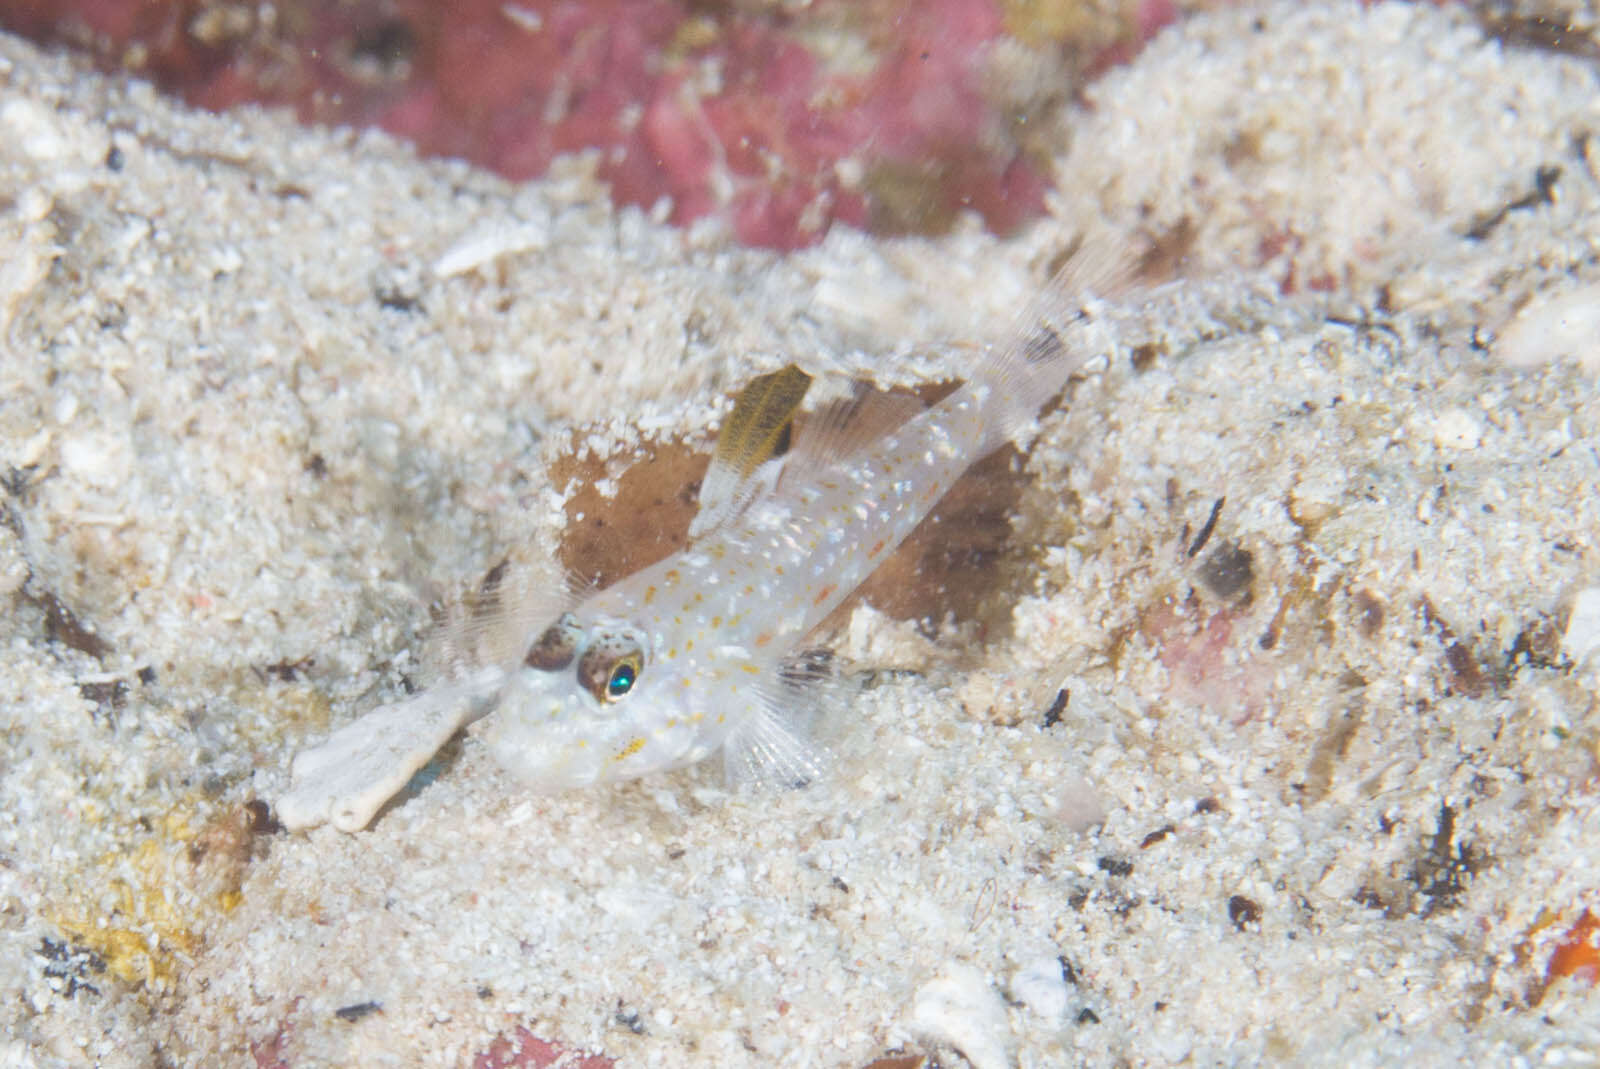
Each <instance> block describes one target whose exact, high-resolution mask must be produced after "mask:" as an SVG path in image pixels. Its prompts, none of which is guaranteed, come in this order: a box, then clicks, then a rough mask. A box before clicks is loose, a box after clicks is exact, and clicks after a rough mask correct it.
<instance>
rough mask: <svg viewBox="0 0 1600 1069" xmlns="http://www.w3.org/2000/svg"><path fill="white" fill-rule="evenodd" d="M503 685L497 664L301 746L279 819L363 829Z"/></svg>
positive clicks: (294, 824)
mask: <svg viewBox="0 0 1600 1069" xmlns="http://www.w3.org/2000/svg"><path fill="white" fill-rule="evenodd" d="M504 682H505V673H504V672H502V671H501V670H500V669H498V668H491V669H485V670H483V671H481V672H479V673H478V674H477V675H476V676H474V677H472V678H470V679H466V680H463V681H461V682H459V683H457V684H456V685H454V686H441V687H438V688H435V689H433V690H429V691H425V692H423V693H422V694H419V695H417V696H416V697H414V698H408V699H406V700H405V701H400V702H394V703H392V704H390V705H381V706H379V707H378V708H376V709H374V710H373V711H372V712H370V713H368V714H366V715H365V716H363V717H361V718H360V719H359V720H355V721H353V722H351V723H349V724H346V725H345V726H344V727H342V728H340V729H339V730H338V731H335V732H334V733H333V734H332V735H330V736H328V738H327V740H326V741H324V742H323V743H322V745H320V746H314V747H312V748H311V749H309V750H303V751H301V752H300V753H299V754H297V755H295V759H294V763H293V764H292V765H291V766H290V773H291V777H292V786H291V788H290V790H289V791H288V793H286V794H284V795H283V796H282V797H281V798H279V799H278V801H277V804H276V805H274V806H273V810H274V811H275V813H276V814H277V817H278V820H279V822H281V823H282V824H283V826H284V827H285V828H288V829H289V830H290V831H296V830H298V829H301V828H310V827H314V826H316V825H318V824H323V823H328V824H332V825H333V826H334V827H335V828H338V829H339V830H340V831H346V832H356V831H360V830H361V829H362V828H365V827H366V826H367V825H368V824H369V823H370V822H371V821H372V818H373V817H374V816H375V815H377V812H378V810H379V809H381V808H383V804H384V803H385V802H387V801H388V800H389V799H390V798H393V797H394V796H395V795H396V794H397V793H398V792H399V791H400V789H401V788H403V787H404V786H405V785H406V783H407V782H409V781H410V779H411V777H412V776H413V775H415V774H416V772H417V770H418V769H420V768H421V767H422V766H423V765H425V764H427V763H428V762H429V761H430V760H432V759H433V755H434V754H436V753H438V752H439V748H440V747H442V746H443V745H444V744H445V743H446V742H449V741H450V737H451V736H452V735H454V734H455V733H456V732H457V731H459V730H460V729H461V728H462V727H464V726H465V725H466V724H467V723H469V722H470V721H471V720H473V719H474V718H475V717H476V716H479V715H481V713H482V711H483V709H484V707H485V706H486V704H487V703H488V702H489V700H491V699H492V698H493V697H494V696H495V695H496V694H498V693H499V691H500V688H501V686H502V685H504Z"/></svg>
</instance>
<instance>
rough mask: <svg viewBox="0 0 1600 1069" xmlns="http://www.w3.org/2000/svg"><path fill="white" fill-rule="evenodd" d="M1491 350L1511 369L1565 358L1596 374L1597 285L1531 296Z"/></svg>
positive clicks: (1599, 356)
mask: <svg viewBox="0 0 1600 1069" xmlns="http://www.w3.org/2000/svg"><path fill="white" fill-rule="evenodd" d="M1494 351H1495V353H1496V354H1497V355H1498V356H1499V357H1500V359H1501V360H1502V361H1504V362H1505V363H1507V364H1510V365H1511V366H1512V367H1536V366H1538V365H1540V364H1548V363H1551V362H1553V361H1556V360H1563V359H1565V360H1573V361H1576V362H1577V363H1578V364H1579V366H1581V367H1582V368H1583V369H1584V370H1585V371H1591V372H1600V283H1593V284H1591V285H1588V286H1580V287H1579V288H1578V289H1575V290H1572V291H1571V292H1569V293H1563V294H1562V295H1561V296H1559V297H1542V296H1541V297H1535V298H1534V299H1533V300H1531V301H1529V302H1528V304H1527V305H1526V306H1525V307H1524V308H1523V309H1522V311H1521V312H1519V313H1518V314H1517V317H1516V318H1515V319H1513V320H1512V321H1511V324H1510V325H1509V326H1507V327H1506V329H1505V330H1504V331H1503V332H1502V333H1501V335H1500V340H1499V341H1498V342H1497V343H1496V344H1495V347H1494Z"/></svg>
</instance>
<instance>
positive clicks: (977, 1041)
mask: <svg viewBox="0 0 1600 1069" xmlns="http://www.w3.org/2000/svg"><path fill="white" fill-rule="evenodd" d="M911 1023H912V1027H913V1028H915V1029H916V1031H918V1032H919V1033H921V1034H922V1035H924V1036H927V1037H928V1038H929V1039H932V1040H935V1041H937V1042H940V1043H948V1044H950V1046H952V1047H954V1048H956V1050H958V1051H960V1052H961V1053H962V1055H963V1056H965V1057H966V1059H967V1061H969V1062H971V1063H972V1065H973V1069H1005V1067H1006V1066H1007V1065H1009V1064H1010V1057H1009V1055H1008V1053H1007V1049H1006V1048H1007V1041H1008V1039H1009V1036H1010V1030H1009V1026H1008V1025H1007V1023H1006V1006H1005V1003H1004V1002H1003V1001H1001V998H1000V992H998V991H996V990H995V989H994V985H992V984H990V983H989V981H988V979H987V978H986V977H985V976H984V975H983V973H982V972H980V971H979V970H977V969H975V968H973V967H972V966H971V965H959V964H956V965H951V966H949V967H948V968H946V969H945V971H944V973H943V974H942V975H940V976H939V977H938V978H937V979H934V980H930V981H928V982H927V983H926V984H923V985H922V987H920V988H919V989H918V990H917V995H916V999H915V1001H914V1003H913V1004H912V1009H911Z"/></svg>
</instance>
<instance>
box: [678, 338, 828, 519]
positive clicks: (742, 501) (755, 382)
mask: <svg viewBox="0 0 1600 1069" xmlns="http://www.w3.org/2000/svg"><path fill="white" fill-rule="evenodd" d="M810 388H811V376H810V375H807V374H806V373H805V372H804V371H801V370H800V369H799V368H798V367H796V366H795V365H793V364H790V365H788V366H787V367H785V368H783V369H782V370H779V371H774V372H772V373H771V374H768V375H757V376H756V377H755V378H753V379H751V380H750V381H749V383H747V384H746V385H745V388H744V389H742V390H740V391H739V397H738V399H737V400H735V401H734V403H733V411H732V412H730V413H729V414H728V418H727V420H726V422H724V423H723V426H722V433H721V434H720V435H718V436H717V448H716V451H715V452H714V453H713V454H712V455H711V466H710V467H709V468H707V469H706V474H705V478H704V479H703V480H701V483H700V511H699V512H698V513H696V514H695V518H694V520H693V521H692V522H691V523H690V524H689V537H690V538H699V537H700V536H701V535H704V534H706V533H707V532H709V531H714V530H716V529H717V528H718V527H721V526H722V525H723V524H725V523H727V522H728V521H729V520H731V519H733V518H734V517H735V516H737V515H739V513H741V512H743V511H744V509H745V507H746V506H747V505H749V503H750V502H751V501H753V500H754V499H755V498H757V497H759V496H761V495H762V494H763V493H765V492H766V491H770V490H771V489H772V485H773V484H774V483H775V482H776V481H777V474H778V470H779V468H778V458H780V457H782V456H783V454H784V453H786V452H787V451H788V449H789V444H790V439H791V436H792V434H793V427H794V416H795V413H796V412H798V411H799V410H800V402H801V401H803V400H805V396H806V391H807V390H808V389H810Z"/></svg>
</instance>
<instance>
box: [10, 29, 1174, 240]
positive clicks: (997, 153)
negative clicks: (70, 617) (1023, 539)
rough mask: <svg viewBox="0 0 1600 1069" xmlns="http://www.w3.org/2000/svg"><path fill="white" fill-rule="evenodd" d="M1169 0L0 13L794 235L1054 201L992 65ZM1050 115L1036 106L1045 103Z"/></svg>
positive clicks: (465, 153)
mask: <svg viewBox="0 0 1600 1069" xmlns="http://www.w3.org/2000/svg"><path fill="white" fill-rule="evenodd" d="M1178 9H1179V4H1178V3H1176V2H1175V0H1128V2H1127V3H1124V4H1122V5H1117V6H1114V7H1113V9H1112V10H1113V12H1114V13H1113V14H1110V15H1106V14H1104V13H1103V11H1104V10H1105V6H1104V5H1089V4H1083V3H1079V2H1076V0H877V2H874V3H868V4H861V3H858V2H855V0H816V2H815V3H812V4H809V5H806V6H804V7H799V8H791V7H790V6H788V5H782V4H776V3H773V4H759V3H744V4H740V3H707V2H701V3H694V2H691V0H582V2H579V0H517V2H506V0H457V2H454V3H448V4H446V3H441V2H439V0H384V2H380V0H355V2H352V3H344V4H338V5H327V4H321V3H314V2H311V0H292V2H287V3H279V4H274V5H266V6H261V7H257V6H255V5H244V4H239V5H233V4H217V3H204V2H200V0H176V2H175V0H156V2H154V3H152V2H150V0H66V2H64V3H58V4H46V3H41V2H40V0H0V27H4V28H8V29H12V30H15V31H16V32H20V33H23V34H25V35H28V36H32V37H35V38H43V39H54V40H65V41H68V42H72V43H76V44H79V45H82V46H84V47H87V48H88V49H90V50H91V51H93V52H95V53H96V54H97V55H99V56H100V57H101V59H102V60H103V61H106V62H108V63H113V64H116V65H119V66H124V67H128V68H132V69H136V70H140V71H142V72H144V73H147V74H149V75H151V76H152V77H154V78H155V79H156V80H157V81H159V82H161V83H162V84H163V85H165V86H167V87H169V88H171V89H172V90H174V91H176V92H179V93H181V94H182V95H184V96H185V97H186V98H187V99H188V100H189V101H191V102H192V103H195V104H198V105H200V106H204V107H208V108H213V109H221V108H226V107H231V106H234V105H237V104H242V103H251V102H254V103H265V104H273V105H287V106H290V107H293V108H294V109H295V110H296V112H297V113H298V114H299V115H300V116H301V118H302V119H305V120H309V121H317V122H327V123H338V124H350V125H355V126H378V127H381V128H383V129H385V130H388V131H390V132H391V133H394V134H397V135H399V136H402V137H405V138H409V139H411V140H412V141H414V142H415V143H416V144H417V145H418V147H419V148H420V149H421V151H423V152H425V153H428V154H433V155H441V156H454V157H459V158H462V159H466V160H469V161H472V162H474V163H477V164H481V165H483V166H485V167H488V168H491V169H493V170H495V171H497V172H499V173H501V174H504V175H506V176H507V177H510V178H513V179H524V178H531V177H535V176H537V175H540V174H543V173H544V171H545V170H546V169H547V168H548V167H549V166H550V164H551V162H552V161H553V160H554V159H556V158H557V157H559V156H562V155H564V154H568V153H573V152H578V151H581V150H585V149H595V150H598V153H599V157H598V174H599V176H600V177H601V178H602V179H603V180H605V181H606V182H608V183H609V184H610V187H611V192H612V197H613V199H614V201H616V202H617V203H618V204H637V205H641V206H643V207H645V208H646V209H654V208H656V207H657V206H660V207H661V208H662V209H663V210H665V211H666V213H667V216H668V218H670V219H671V220H672V221H673V222H675V223H678V224H688V223H691V222H693V221H695V220H698V219H702V218H705V217H707V216H712V217H717V218H720V219H722V220H724V221H725V223H726V224H727V225H728V226H729V228H730V229H731V231H732V233H733V235H734V236H735V237H736V238H737V239H739V240H740V241H742V242H745V243H747V244H752V245H759V246H766V247H771V248H779V249H789V248H797V247H801V246H805V245H809V244H811V243H813V242H815V241H817V240H819V239H820V238H821V237H822V235H824V234H825V233H826V232H827V230H828V228H829V226H830V225H831V224H832V223H833V222H834V221H843V222H846V223H849V224H852V225H855V226H861V227H868V228H871V229H874V230H877V231H880V232H884V231H905V230H915V231H934V230H939V229H942V228H943V227H945V226H946V225H948V223H949V221H950V220H951V219H953V218H954V217H955V216H956V215H957V214H958V213H959V212H961V211H963V210H972V211H975V212H977V213H978V214H979V215H980V216H982V217H983V219H984V220H985V222H986V223H987V224H988V225H989V227H990V228H991V229H994V230H996V231H998V232H1005V231H1008V230H1011V229H1013V228H1014V227H1016V226H1017V225H1018V224H1020V223H1021V222H1024V221H1026V220H1027V219H1029V218H1030V217H1032V216H1034V215H1036V214H1037V213H1038V212H1040V211H1041V210H1042V207H1043V203H1044V194H1045V191H1046V177H1045V175H1046V167H1045V166H1044V164H1043V163H1042V161H1038V160H1035V159H1033V158H1031V157H1030V154H1029V153H1028V152H1027V151H1026V149H1025V147H1024V144H1023V140H1022V135H1023V134H1024V133H1026V132H1027V127H1028V119H1029V118H1030V116H1026V115H1022V114H1019V110H1018V109H1019V105H1018V102H1017V101H1015V100H1012V99H1010V98H1009V97H1008V94H1007V92H1006V91H1005V90H1004V88H1003V86H1004V83H1005V78H1004V76H1003V72H1002V71H1000V70H999V68H1000V67H1001V66H1002V63H1001V60H1002V59H1003V58H1004V54H1005V49H1004V48H1002V47H1001V46H1002V43H1003V42H1006V41H1008V40H1009V41H1010V42H1011V43H1012V44H1013V45H1015V46H1017V47H1021V48H1024V49H1032V50H1033V53H1034V55H1035V57H1036V58H1041V57H1042V58H1043V59H1044V60H1045V61H1046V62H1047V64H1053V68H1052V69H1055V70H1057V71H1059V73H1060V74H1061V79H1062V84H1061V87H1060V91H1059V93H1057V94H1056V95H1055V100H1056V102H1057V103H1059V102H1061V101H1064V100H1066V99H1068V98H1069V97H1070V96H1071V94H1072V92H1073V90H1074V86H1073V84H1072V81H1073V76H1072V75H1071V73H1070V72H1072V71H1085V70H1096V69H1103V67H1105V66H1107V65H1109V64H1110V63H1111V62H1120V61H1121V60H1123V59H1126V58H1127V57H1128V56H1131V55H1132V54H1133V53H1134V52H1136V51H1137V49H1138V47H1139V46H1140V45H1141V44H1142V43H1143V42H1144V41H1145V40H1146V39H1148V38H1149V37H1150V36H1151V35H1152V34H1154V33H1155V32H1156V31H1157V30H1158V29H1160V28H1161V27H1162V26H1164V25H1165V24H1167V23H1168V22H1171V21H1173V20H1174V19H1175V18H1176V17H1177V15H1178ZM1031 118H1034V119H1036V118H1037V116H1031Z"/></svg>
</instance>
